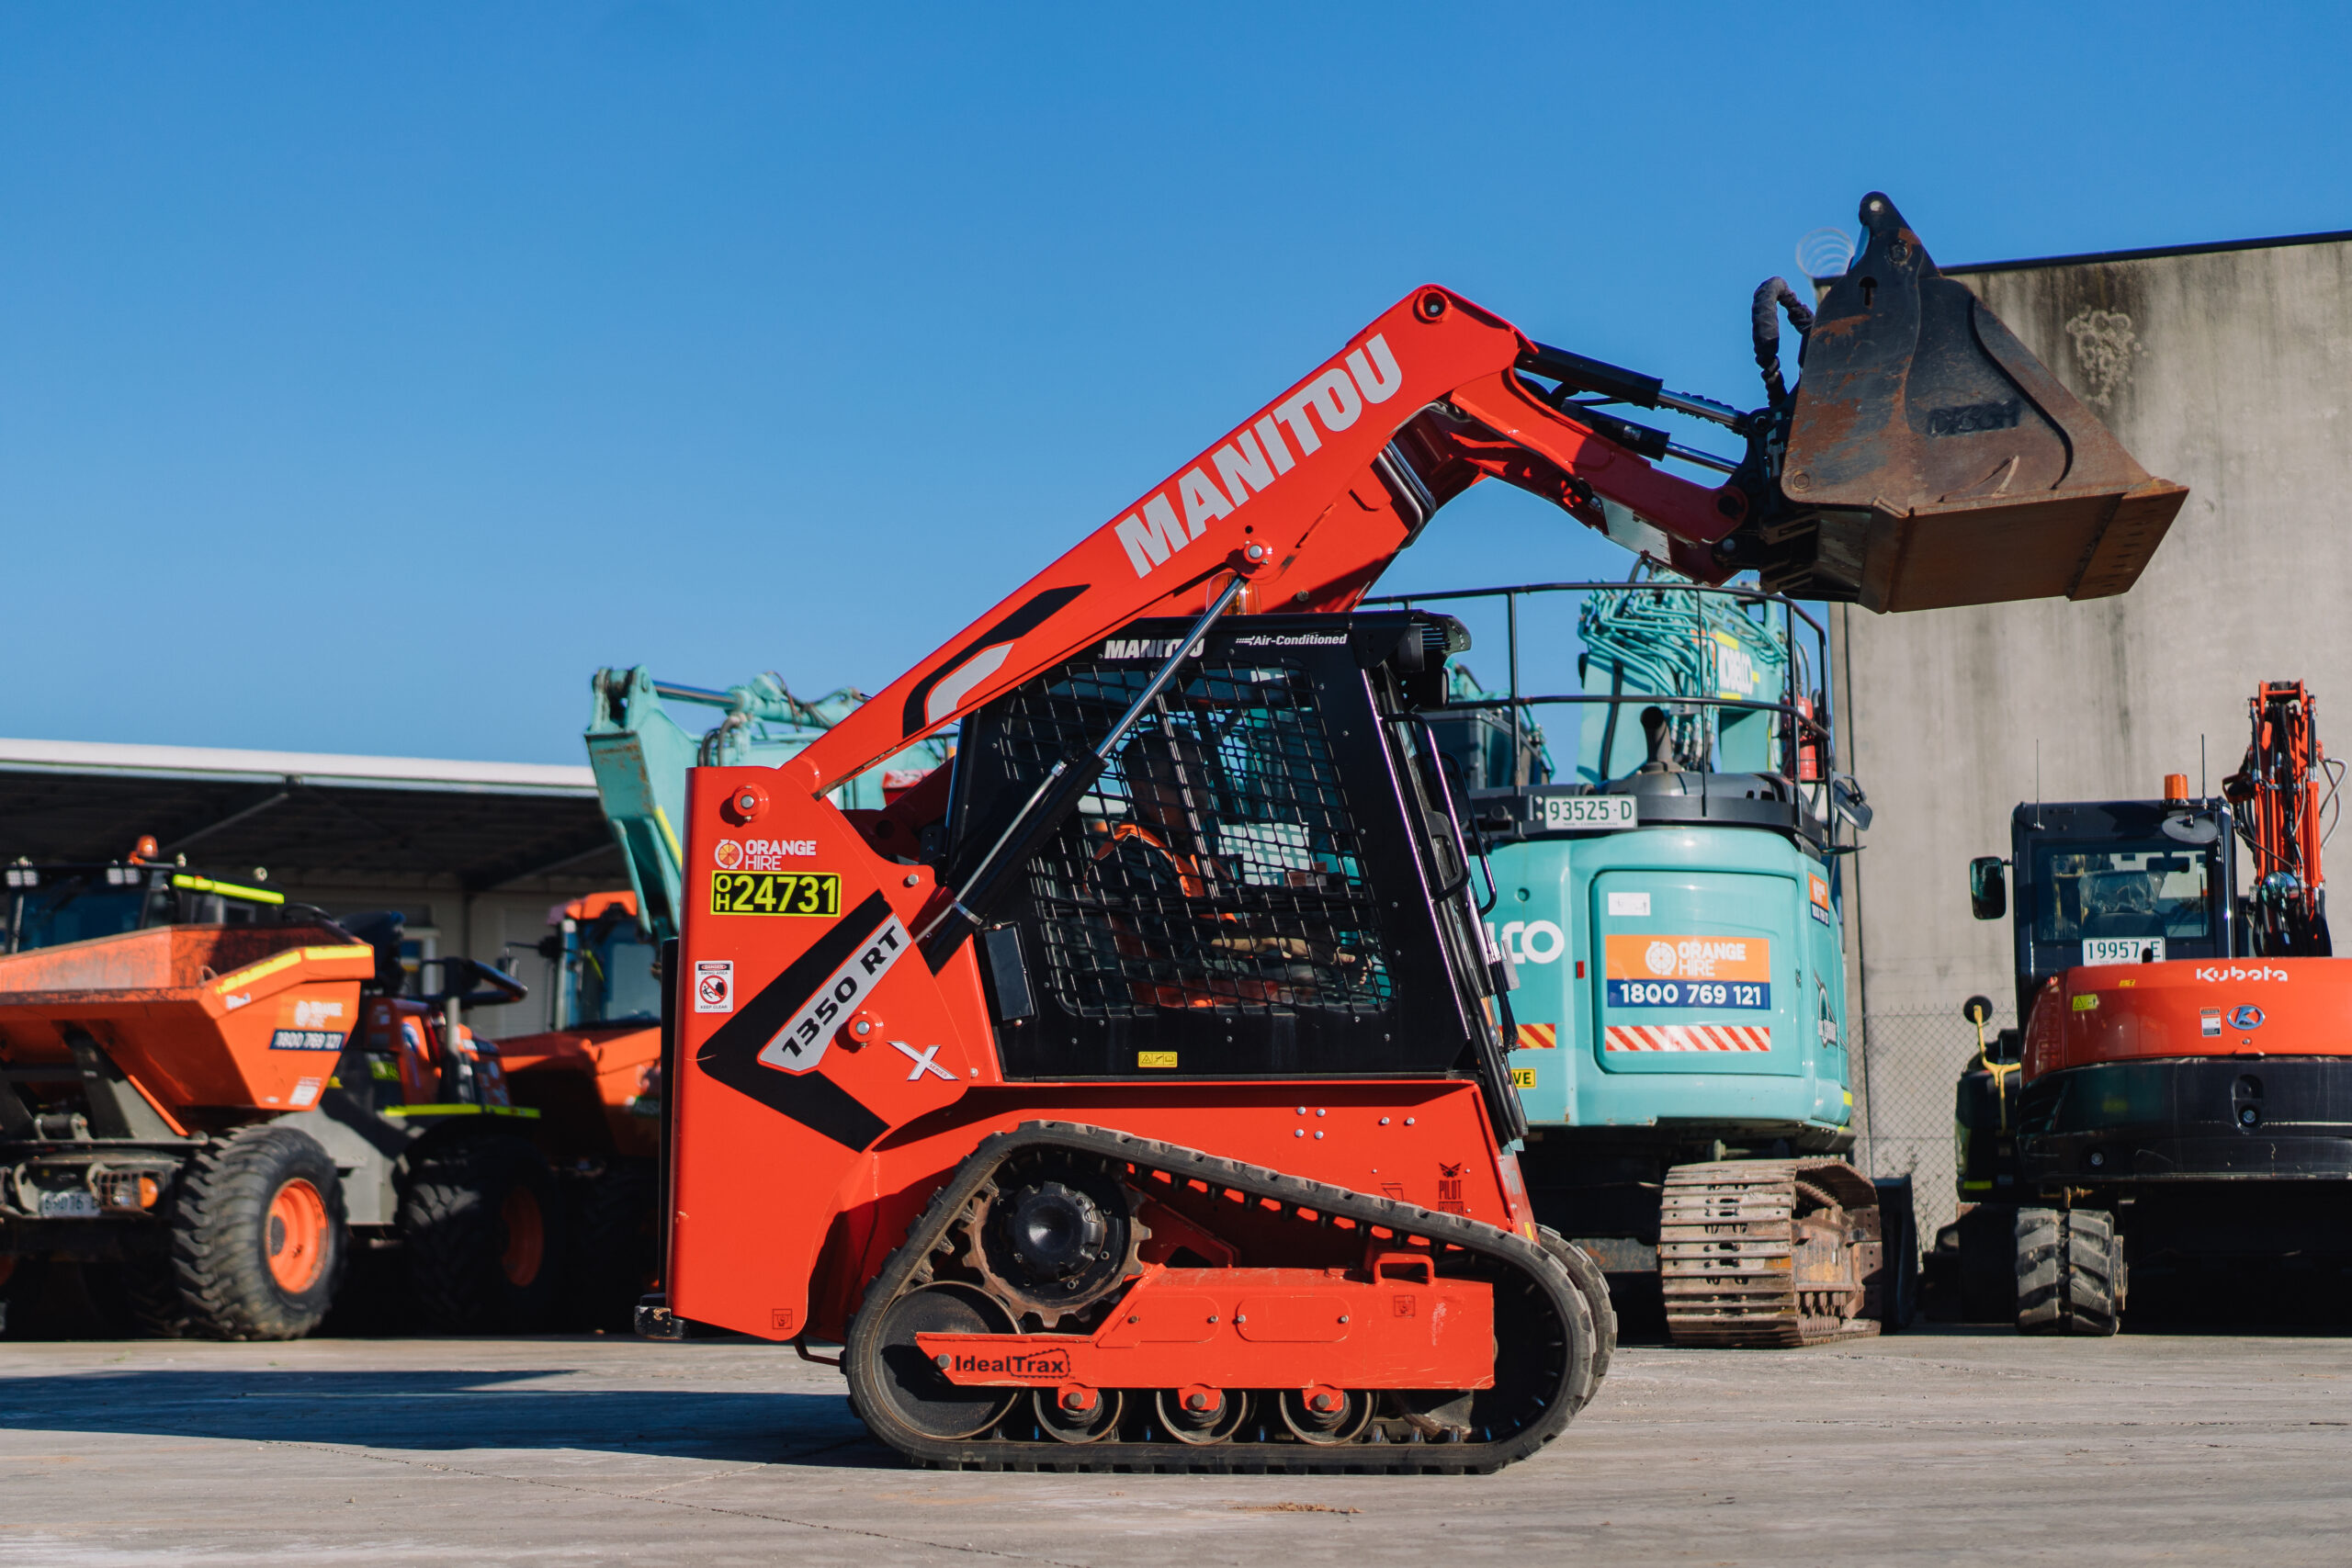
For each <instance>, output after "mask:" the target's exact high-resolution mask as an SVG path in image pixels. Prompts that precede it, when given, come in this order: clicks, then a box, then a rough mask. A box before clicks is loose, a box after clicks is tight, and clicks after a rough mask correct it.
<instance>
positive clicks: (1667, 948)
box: [1600, 932, 1772, 1052]
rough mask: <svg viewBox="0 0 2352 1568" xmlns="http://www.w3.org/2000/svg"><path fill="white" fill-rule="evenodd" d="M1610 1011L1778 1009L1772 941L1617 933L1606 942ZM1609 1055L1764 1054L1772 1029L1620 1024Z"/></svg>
mask: <svg viewBox="0 0 2352 1568" xmlns="http://www.w3.org/2000/svg"><path fill="white" fill-rule="evenodd" d="M1603 942H1604V946H1603V954H1602V958H1603V963H1604V964H1605V966H1606V969H1605V972H1606V976H1607V981H1608V988H1609V1006H1610V1008H1611V1010H1617V1009H1633V1008H1726V1009H1739V1010H1756V1011H1764V1010H1769V1009H1770V1007H1771V1005H1772V943H1771V942H1770V939H1768V938H1765V937H1725V936H1670V935H1665V934H1662V933H1661V934H1653V933H1648V932H1643V933H1638V934H1631V935H1628V934H1623V933H1619V934H1615V935H1611V936H1609V937H1606V938H1604V939H1603ZM1600 1048H1601V1049H1602V1050H1603V1051H1730V1052H1762V1051H1770V1049H1771V1048H1772V1031H1771V1029H1770V1026H1769V1025H1764V1024H1743V1023H1730V1022H1722V1023H1715V1022H1709V1023H1683V1022H1670V1023H1669V1022H1659V1023H1616V1022H1611V1023H1610V1024H1608V1025H1607V1026H1606V1027H1605V1028H1603V1029H1602V1030H1601V1033H1600Z"/></svg>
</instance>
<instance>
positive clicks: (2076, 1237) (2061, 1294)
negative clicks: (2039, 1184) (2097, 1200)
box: [2017, 1209, 2124, 1336]
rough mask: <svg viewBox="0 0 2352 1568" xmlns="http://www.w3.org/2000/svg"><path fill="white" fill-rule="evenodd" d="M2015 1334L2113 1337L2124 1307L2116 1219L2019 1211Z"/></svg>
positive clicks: (2089, 1213)
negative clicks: (2016, 1328) (2016, 1322)
mask: <svg viewBox="0 0 2352 1568" xmlns="http://www.w3.org/2000/svg"><path fill="white" fill-rule="evenodd" d="M2017 1247H2018V1253H2017V1259H2018V1261H2017V1267H2018V1333H2020V1334H2071V1335H2090V1336H2104V1335H2109V1334H2112V1333H2114V1332H2115V1331H2116V1328H2117V1327H2118V1325H2120V1320H2121V1317H2122V1308H2123V1291H2124V1276H2123V1248H2122V1245H2121V1240H2120V1237H2119V1236H2118V1235H2117V1234H2116V1230H2115V1216H2114V1215H2112V1214H2109V1213H2104V1212H2102V1211H2100V1210H2098V1209H2069V1210H2060V1209H2019V1210H2018V1227H2017Z"/></svg>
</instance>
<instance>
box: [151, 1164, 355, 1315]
mask: <svg viewBox="0 0 2352 1568" xmlns="http://www.w3.org/2000/svg"><path fill="white" fill-rule="evenodd" d="M169 1224H170V1227H171V1258H170V1267H171V1276H172V1283H173V1284H174V1285H175V1287H176V1289H177V1293H178V1297H179V1303H180V1306H181V1307H182V1309H183V1310H184V1311H185V1313H186V1314H187V1315H186V1319H185V1331H186V1332H187V1333H188V1334H190V1335H194V1336H197V1337H202V1338H207V1339H300V1337H302V1336H304V1335H305V1334H308V1333H310V1332H311V1329H313V1328H316V1327H317V1326H318V1325H319V1320H320V1319H321V1318H322V1317H324V1316H326V1314H327V1308H328V1307H329V1306H331V1305H332V1304H333V1303H334V1292H335V1287H336V1286H337V1285H338V1284H340V1283H341V1282H342V1280H343V1269H344V1264H345V1259H346V1258H348V1257H349V1255H350V1249H351V1242H350V1235H349V1233H348V1231H347V1230H346V1229H345V1221H344V1205H343V1181H342V1179H341V1178H340V1177H339V1176H337V1174H336V1173H335V1168H334V1160H333V1159H332V1158H331V1157H329V1156H328V1154H327V1152H326V1150H324V1149H322V1148H321V1147H320V1146H319V1144H318V1141H317V1140H316V1139H314V1138H312V1137H311V1136H310V1134H307V1133H302V1132H300V1131H297V1130H296V1129H294V1128H292V1127H283V1126H278V1125H276V1124H274V1123H273V1124H267V1125H264V1126H259V1127H246V1128H244V1129H243V1130H241V1131H239V1132H237V1133H235V1134H232V1135H231V1136H230V1137H229V1138H227V1139H225V1140H223V1141H222V1142H220V1143H217V1144H212V1145H209V1146H207V1147H206V1148H204V1149H202V1150H200V1151H199V1152H198V1154H197V1155H196V1156H195V1157H194V1158H193V1159H191V1160H189V1161H188V1162H187V1166H186V1167H185V1168H183V1170H182V1171H181V1173H180V1179H179V1180H178V1182H177V1183H176V1184H175V1191H174V1193H173V1196H172V1200H171V1213H170V1217H169ZM142 1293H143V1292H142ZM145 1309H146V1310H153V1311H156V1312H157V1313H159V1314H160V1312H161V1311H162V1309H161V1308H160V1307H159V1306H158V1305H157V1303H145ZM134 1310H141V1307H140V1306H139V1304H138V1303H134ZM163 1321H164V1320H163V1319H161V1318H160V1316H159V1317H158V1319H157V1322H158V1326H162V1325H163Z"/></svg>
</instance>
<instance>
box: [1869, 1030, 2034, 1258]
mask: <svg viewBox="0 0 2352 1568" xmlns="http://www.w3.org/2000/svg"><path fill="white" fill-rule="evenodd" d="M2010 1011H2011V1010H2009V1009H2007V1008H2003V1009H2000V1010H1996V1013H1995V1014H1994V1017H1993V1020H1992V1021H1990V1022H1988V1023H1986V1024H1985V1036H1986V1038H1988V1039H1989V1038H1991V1036H1992V1033H1993V1032H1994V1031H1995V1030H1996V1029H2007V1028H2009V1027H2011V1025H2012V1022H2013V1021H2012V1020H2011V1019H2010V1018H2009V1016H2008V1014H2009V1012H2010ZM1975 1056H1976V1029H1975V1026H1974V1025H1973V1024H1971V1023H1970V1022H1968V1021H1967V1020H1965V1019H1963V1018H1962V1017H1961V1016H1960V1010H1959V1009H1958V1008H1945V1009H1942V1010H1939V1011H1936V1012H1874V1013H1870V1014H1867V1015H1865V1016H1864V1018H1863V1019H1862V1073H1861V1079H1862V1081H1861V1082H1860V1084H1859V1085H1858V1086H1856V1088H1855V1090H1854V1105H1855V1110H1856V1111H1857V1113H1858V1114H1857V1118H1856V1119H1857V1121H1858V1122H1859V1123H1860V1128H1859V1133H1858V1135H1857V1137H1856V1139H1855V1145H1854V1158H1855V1161H1856V1162H1857V1163H1858V1164H1860V1166H1861V1168H1862V1169H1863V1170H1865V1171H1866V1172H1868V1173H1869V1174H1870V1175H1871V1176H1874V1177H1882V1176H1908V1177H1910V1178H1911V1193H1912V1200H1911V1201H1912V1202H1913V1204H1914V1205H1915V1206H1916V1212H1917V1214H1918V1220H1919V1235H1920V1238H1921V1240H1922V1241H1923V1242H1926V1243H1929V1244H1932V1243H1933V1241H1934V1239H1935V1235H1936V1230H1937V1228H1938V1227H1939V1226H1941V1225H1948V1224H1951V1222H1952V1221H1953V1220H1954V1219H1956V1218H1957V1217H1958V1216H1959V1213H1960V1194H1959V1192H1958V1190H1956V1186H1955V1183H1956V1181H1957V1179H1958V1173H1957V1172H1956V1171H1955V1169H1954V1168H1953V1164H1952V1160H1953V1152H1954V1151H1953V1134H1952V1093H1953V1086H1954V1085H1955V1084H1956V1083H1957V1082H1958V1081H1959V1078H1960V1075H1961V1072H1962V1069H1963V1068H1965V1067H1966V1066H1967V1065H1968V1064H1969V1063H1970V1062H1972V1061H1973V1060H1974V1059H1975Z"/></svg>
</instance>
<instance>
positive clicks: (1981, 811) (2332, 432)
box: [1832, 237, 2352, 1212]
mask: <svg viewBox="0 0 2352 1568" xmlns="http://www.w3.org/2000/svg"><path fill="white" fill-rule="evenodd" d="M1952 276H1956V277H1959V278H1960V279H1961V280H1962V281H1963V282H1964V283H1966V284H1967V285H1968V286H1969V287H1970V288H1973V289H1974V290H1975V291H1976V292H1977V294H1978V296H1979V297H1980V298H1982V299H1985V301H1986V302H1988V303H1989V304H1990V305H1991V306H1992V307H1993V309H1994V310H1995V311H1996V313H1997V314H1998V315H1999V316H2000V318H2001V319H2002V320H2003V321H2006V322H2007V323H2008V325H2009V327H2010V328H2011V330H2013V331H2014V332H2016V333H2017V334H2018V337H2019V338H2021V339H2023V340H2024V342H2025V343H2026V344H2027V346H2029V347H2030V348H2031V349H2032V350H2033V351H2034V352H2035V353H2036V354H2037V355H2041V359H2042V361H2043V362H2044V363H2045V364H2047V365H2048V366H2049V367H2051V369H2052V371H2054V372H2055V373H2056V374H2057V375H2058V377H2059V378H2060V379H2062V380H2064V382H2065V383H2066V384H2067V386H2068V387H2070V388H2071V389H2074V391H2075V393H2076V394H2077V395H2078V396H2080V397H2082V398H2084V399H2085V400H2086V401H2087V402H2088V403H2089V404H2090V406H2091V407H2092V409H2093V411H2094V412H2097V413H2098V415H2099V416H2100V417H2101V418H2103V419H2104V420H2105V421H2106V422H2107V423H2108V424H2109V426H2110V427H2111V428H2112V429H2113V430H2114V431H2115V433H2116V434H2117V435H2119V436H2120V438H2121V439H2122V442H2123V444H2124V446H2126V447H2127V448H2129V449H2130V450H2131V453H2132V455H2133V456H2135V457H2138V458H2139V460H2140V461H2141V463H2142V464H2143V465H2144V466H2145V467H2146V468H2148V469H2149V470H2150V471H2151V472H2153V473H2156V474H2161V475H2163V476H2164V477H2165V478H2167V479H2176V480H2178V481H2180V482H2181V483H2184V484H2186V485H2188V487H2189V497H2188V503H2187V505H2186V506H2185V507H2184V508H2183V509H2182V511H2181V513H2180V516H2179V518H2178V519H2177V521H2176V522H2175V523H2174V525H2173V527H2172V530H2171V532H2170V533H2169V534H2168V535H2167V536H2166V537H2165V541H2164V543H2163V545H2162V546H2161V547H2159V548H2158V550H2157V551H2156V554H2155V558H2154V561H2153V562H2152V563H2151V564H2150V566H2149V568H2148V570H2147V571H2146V573H2145V574H2144V575H2143V577H2142V578H2141V580H2140V582H2139V584H2138V586H2137V587H2135V588H2134V589H2132V591H2131V592H2130V593H2128V594H2126V595H2123V596H2121V597H2118V598H2113V599H2103V600H2096V601H2091V602H2088V603H2084V604H2068V603H2066V602H2064V601H2063V600H2045V601H2041V602H2039V603H2033V604H2002V605H1994V606H1989V607H1985V608H1978V609H1966V610H1938V611H1930V612H1926V613H1921V614H1917V615H1871V614H1870V613H1868V612H1866V611H1861V610H1857V609H1852V608H1849V607H1845V606H1840V607H1839V608H1838V609H1837V610H1836V611H1835V612H1834V613H1833V617H1832V619H1833V626H1832V630H1833V635H1834V637H1835V639H1836V643H1837V652H1838V680H1839V684H1840V688H1841V694H1842V695H1843V697H1844V710H1843V714H1842V728H1843V730H1844V739H1845V744H1846V745H1847V746H1848V747H1849V760H1850V763H1851V767H1852V769H1853V772H1854V773H1856V774H1857V776H1858V777H1859V778H1860V780H1861V782H1862V784H1863V786H1864V787H1865V788H1866V789H1867V790H1868V791H1869V792H1870V798H1871V804H1872V805H1873V806H1875V807H1877V808H1878V817H1877V821H1876V825H1875V826H1874V827H1873V828H1872V829H1871V831H1870V833H1869V834H1868V835H1867V836H1866V841H1867V843H1868V844H1869V846H1870V848H1869V849H1868V850H1867V851H1866V852H1863V853H1862V854H1860V855H1859V856H1857V857H1856V862H1857V863H1856V867H1855V871H1856V875H1855V878H1854V884H1853V886H1854V887H1855V896H1853V897H1851V898H1850V900H1849V923H1850V927H1851V933H1852V934H1851V937H1850V939H1849V954H1850V958H1849V962H1850V963H1851V964H1852V965H1853V967H1854V969H1855V971H1856V973H1855V974H1854V975H1853V976H1852V977H1851V978H1852V981H1853V986H1852V989H1851V991H1850V994H1851V995H1852V996H1853V997H1855V998H1856V1001H1855V1010H1857V1011H1858V1012H1860V1013H1861V1014H1862V1015H1863V1022H1864V1030H1865V1034H1866V1039H1867V1040H1868V1047H1869V1050H1868V1067H1869V1070H1870V1072H1871V1074H1872V1075H1873V1077H1875V1078H1876V1079H1877V1080H1878V1081H1877V1082H1875V1083H1874V1084H1873V1085H1872V1086H1871V1091H1870V1095H1869V1101H1870V1104H1871V1116H1872V1121H1873V1123H1874V1129H1873V1130H1874V1131H1876V1132H1878V1133H1879V1134H1881V1135H1882V1139H1883V1147H1881V1148H1880V1149H1878V1150H1877V1151H1875V1152H1874V1153H1873V1154H1872V1156H1871V1157H1872V1158H1873V1160H1874V1162H1875V1163H1876V1165H1877V1166H1878V1168H1879V1170H1880V1173H1882V1174H1887V1173H1891V1172H1893V1171H1899V1170H1903V1169H1909V1168H1913V1167H1914V1165H1915V1164H1917V1162H1919V1161H1921V1160H1927V1161H1928V1162H1929V1163H1930V1164H1933V1163H1934V1161H1935V1160H1936V1159H1937V1158H1938V1157H1940V1165H1939V1168H1938V1174H1939V1179H1940V1180H1941V1182H1942V1183H1943V1184H1944V1188H1945V1190H1946V1191H1947V1192H1948V1191H1949V1183H1950V1180H1951V1176H1950V1153H1949V1149H1948V1148H1946V1147H1943V1146H1942V1144H1941V1141H1943V1140H1948V1139H1949V1136H1950V1106H1951V1078H1952V1075H1953V1073H1954V1071H1955V1070H1956V1069H1957V1067H1958V1065H1959V1061H1960V1058H1961V1057H1962V1056H1963V1055H1966V1054H1967V1052H1968V1049H1969V1039H1970V1036H1969V1035H1968V1034H1967V1032H1966V1029H1965V1026H1964V1025H1963V1024H1962V1023H1961V1022H1960V1021H1959V1019H1958V1010H1959V1008H1960V1004H1961V1002H1962V999H1963V998H1966V997H1967V996H1968V995H1970V994H1971V993H1972V992H1981V993H1983V994H1984V995H1985V996H1987V997H1990V998H1993V999H1994V1000H1995V1002H1996V1004H1999V1005H2000V1007H2001V1010H2002V1016H2003V1019H2004V1021H2007V1014H2008V1013H2009V1012H2010V1010H2011V1008H2010V1005H2009V1003H2008V1000H2007V998H2008V997H2009V996H2010V963H2009V948H2008V936H2007V923H2006V922H1988V923H1985V924H1981V925H1980V924H1978V923H1977V922H1975V921H1973V920H1972V919H1970V918H1969V915H1968V903H1967V895H1966V866H1967V862H1968V859H1969V857H1970V856H1972V855H1977V854H1991V853H2006V852H2007V848H2008V827H2007V823H2008V815H2009V811H2010V808H2011V807H2014V806H2015V805H2016V804H2017V803H2018V801H2020V800H2029V799H2031V798H2032V797H2033V795H2034V794H2035V789H2036V776H2035V762H2036V748H2037V744H2038V746H2039V754H2040V770H2041V771H2040V790H2041V795H2042V797H2043V798H2045V799H2051V800H2064V799H2096V798H2113V797H2148V796H2153V795H2157V794H2158V793H2159V792H2160V789H2161V785H2162V782H2163V775H2164V774H2165V773H2187V774H2188V778H2189V784H2190V787H2191V788H2192V789H2194V788H2196V787H2197V783H2198V777H2199V760H2198V738H2199V736H2200V735H2202V736H2204V737H2205V738H2206V743H2207V747H2208V754H2209V756H2210V760H2211V765H2210V775H2211V782H2212V787H2214V788H2215V789H2218V788H2219V786H2220V780H2221V777H2222V774H2223V773H2228V772H2230V771H2232V770H2233V769H2234V768H2235V767H2236V765H2237V763H2238V761H2239V760H2240V758H2241V756H2242V755H2243V753H2244V751H2245V741H2246V699H2247V697H2248V696H2249V695H2251V694H2252V693H2253V691H2254V688H2255V685H2256V682H2259V681H2262V680H2265V679H2278V678H2296V677H2300V678H2301V679H2304V680H2306V681H2308V682H2310V683H2311V684H2312V689H2313V691H2314V693H2315V694H2316V696H2317V699H2318V702H2319V705H2320V707H2319V712H2320V719H2321V733H2322V737H2323V739H2327V738H2328V737H2329V734H2330V725H2331V721H2330V718H2329V716H2330V715H2331V714H2334V715H2337V716H2341V723H2342V725H2343V727H2344V728H2342V730H2341V731H2340V732H2339V733H2340V735H2341V739H2340V741H2339V745H2340V746H2341V747H2342V748H2343V749H2345V750H2347V751H2352V615H2348V614H2347V613H2346V611H2347V604H2346V601H2347V599H2348V598H2352V546H2348V545H2347V543H2346V541H2345V539H2344V521H2343V505H2344V499H2345V498H2346V496H2347V495H2352V411H2347V400H2352V391H2348V390H2347V389H2352V241H2347V240H2346V239H2345V238H2343V237H2335V238H2331V239H2327V240H2324V241H2320V242H2316V243H2288V244H2278V245H2269V246H2261V247H2249V248H2241V249H2233V250H2216V251H2209V252H2202V253H2199V254H2172V255H2156V256H2143V257H2118V258H2108V259H2096V258H2094V259H2086V260H2074V261H2059V262H2052V263H2047V264H2029V265H2022V266H2004V267H1994V268H1987V269H1984V270H1976V271H1963V270H1959V269H1955V270H1954V271H1953V272H1952ZM1931 1144H1932V1145H1935V1146H1933V1147H1930V1146H1929V1145H1931ZM1929 1179H1930V1171H1929V1168H1928V1166H1926V1165H1922V1166H1920V1180H1921V1183H1922V1186H1923V1189H1924V1187H1925V1186H1926V1185H1927V1184H1928V1181H1929ZM1948 1201H1949V1200H1948V1199H1947V1200H1946V1203H1948ZM1939 1206H1940V1205H1939ZM1946 1212H1949V1211H1948V1208H1947V1209H1946Z"/></svg>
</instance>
